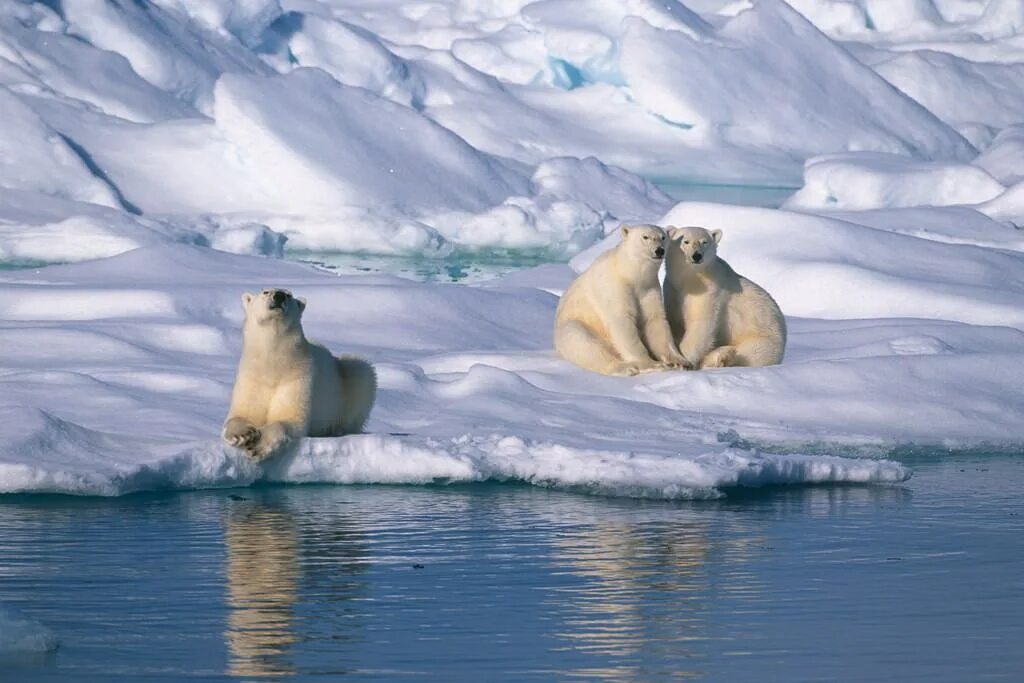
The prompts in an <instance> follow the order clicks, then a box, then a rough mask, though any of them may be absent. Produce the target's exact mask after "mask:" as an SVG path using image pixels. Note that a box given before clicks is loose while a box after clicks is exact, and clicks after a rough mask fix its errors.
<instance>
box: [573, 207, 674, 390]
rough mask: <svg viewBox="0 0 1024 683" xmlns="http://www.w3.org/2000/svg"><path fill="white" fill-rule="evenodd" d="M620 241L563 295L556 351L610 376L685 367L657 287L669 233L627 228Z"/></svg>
mask: <svg viewBox="0 0 1024 683" xmlns="http://www.w3.org/2000/svg"><path fill="white" fill-rule="evenodd" d="M621 236H622V241H621V242H619V244H618V245H617V246H616V247H615V248H614V249H612V250H611V251H608V252H605V253H604V254H602V255H601V256H599V257H598V258H597V260H596V261H594V263H593V264H592V265H591V266H590V267H589V268H587V269H586V270H585V271H584V272H583V273H582V274H581V275H580V276H579V277H577V278H576V280H574V281H573V283H572V284H571V285H570V286H569V288H568V289H567V290H566V291H565V294H563V295H562V299H561V301H559V303H558V310H557V311H556V312H555V350H556V351H557V352H558V354H559V355H560V356H561V357H562V358H564V359H566V360H568V361H570V362H572V363H575V364H576V365H578V366H580V367H581V368H584V369H586V370H591V371H593V372H600V373H602V374H605V375H623V376H627V375H636V374H637V373H640V372H647V371H650V370H665V369H668V368H680V367H684V366H685V359H684V358H683V357H682V356H681V355H680V354H679V352H678V351H677V350H676V348H675V345H674V344H673V343H672V335H671V332H670V331H669V326H668V320H667V319H666V318H665V306H664V304H663V303H662V300H661V288H660V286H659V285H658V269H659V268H660V267H661V263H662V260H663V259H664V256H665V232H664V231H663V230H662V229H661V228H659V227H657V226H655V225H637V226H633V227H630V226H623V227H622V228H621Z"/></svg>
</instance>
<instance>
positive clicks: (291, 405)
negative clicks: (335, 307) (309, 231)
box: [223, 289, 377, 460]
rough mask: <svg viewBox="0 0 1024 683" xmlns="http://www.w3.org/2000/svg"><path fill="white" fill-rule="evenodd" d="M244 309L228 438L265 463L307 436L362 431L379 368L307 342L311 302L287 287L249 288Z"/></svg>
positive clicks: (225, 434) (375, 386) (224, 435)
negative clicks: (304, 328) (253, 291)
mask: <svg viewBox="0 0 1024 683" xmlns="http://www.w3.org/2000/svg"><path fill="white" fill-rule="evenodd" d="M242 307H243V309H244V310H245V323H244V325H243V327H242V358H241V360H240V361H239V363H238V373H237V375H236V377H235V388H234V390H233V391H232V393H231V408H230V409H229V410H228V418H227V420H226V421H225V422H224V430H223V437H224V440H225V441H227V442H228V443H229V444H230V445H232V446H235V447H236V448H243V449H245V450H246V451H247V452H248V453H249V455H251V456H252V457H253V458H255V459H256V460H263V459H265V458H267V457H269V456H270V455H273V454H274V453H275V452H277V451H278V450H280V449H281V448H282V447H284V446H286V445H287V444H288V443H289V442H290V441H292V440H294V439H297V438H300V437H303V436H341V435H343V434H355V433H358V432H360V431H362V429H363V425H364V424H365V423H366V419H367V418H368V417H369V416H370V409H371V408H372V407H373V401H374V398H375V397H376V394H377V375H376V373H375V372H374V370H373V366H372V365H370V364H369V363H367V362H366V361H364V360H362V359H359V358H355V357H353V356H342V357H340V358H336V357H335V356H333V355H331V352H330V351H328V350H327V349H326V348H324V347H323V346H321V345H319V344H315V343H313V342H310V341H308V340H307V339H306V337H305V335H304V334H303V332H302V312H303V311H304V310H305V309H306V302H305V301H304V300H303V299H296V298H295V297H293V296H292V294H291V292H289V291H287V290H284V289H265V290H263V291H262V292H261V293H259V294H249V293H245V294H243V295H242Z"/></svg>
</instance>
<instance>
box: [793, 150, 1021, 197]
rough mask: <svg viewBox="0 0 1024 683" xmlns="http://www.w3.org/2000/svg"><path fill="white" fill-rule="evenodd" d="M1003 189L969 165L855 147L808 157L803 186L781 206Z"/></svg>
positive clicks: (994, 194)
mask: <svg viewBox="0 0 1024 683" xmlns="http://www.w3.org/2000/svg"><path fill="white" fill-rule="evenodd" d="M1005 191H1006V188H1005V187H1004V186H1003V185H1002V184H1001V183H1000V182H999V181H998V180H996V179H995V178H993V177H992V176H991V175H989V174H988V173H987V172H986V171H985V170H984V169H983V168H979V167H978V166H973V165H971V164H958V163H953V162H942V161H917V160H914V159H908V158H907V157H904V156H898V155H895V154H878V153H866V152H859V153H855V154H832V155H827V156H821V157H813V158H811V159H808V160H807V162H806V163H805V165H804V186H803V187H802V188H801V189H800V191H799V192H797V193H796V194H794V195H793V196H792V197H790V198H789V199H788V200H787V201H786V203H785V206H786V207H788V208H798V209H857V210H860V209H882V208H903V207H912V206H949V205H956V204H981V203H983V202H987V201H989V200H990V199H995V198H996V197H998V196H999V195H1001V194H1002V193H1003V192H1005Z"/></svg>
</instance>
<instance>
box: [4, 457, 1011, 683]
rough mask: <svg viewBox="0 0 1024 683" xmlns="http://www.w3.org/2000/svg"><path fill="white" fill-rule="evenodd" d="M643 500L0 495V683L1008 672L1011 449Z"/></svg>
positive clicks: (905, 677) (1002, 676)
mask: <svg viewBox="0 0 1024 683" xmlns="http://www.w3.org/2000/svg"><path fill="white" fill-rule="evenodd" d="M909 463H910V464H911V465H912V466H913V467H915V468H916V475H915V477H914V478H913V479H912V480H911V481H910V482H908V483H907V484H906V485H902V486H876V487H852V486H844V487H813V488H812V487H807V488H777V489H772V490H763V491H759V492H755V493H748V494H744V495H736V496H731V497H730V498H728V499H726V500H723V501H713V502H699V503H664V502H652V501H633V500H628V499H609V498H598V497H588V496H583V495H576V494H570V493H562V492H557V491H549V490H544V489H538V488H530V487H526V486H513V485H507V486H506V485H480V486H468V487H326V486H310V487H273V488H254V489H238V490H233V491H204V492H190V493H178V494H162V495H155V494H150V495H140V496H131V497H126V498H121V499H106V500H104V499H76V498H65V497H0V604H4V605H7V606H8V607H9V608H14V609H16V610H17V611H19V612H21V613H22V614H23V615H25V616H28V617H31V618H32V619H35V620H38V621H39V622H42V623H43V624H44V625H46V626H47V627H49V628H50V629H51V630H52V631H54V633H55V634H56V635H57V636H58V637H59V638H60V640H61V646H60V648H59V649H58V650H57V652H55V653H53V654H51V655H47V656H45V657H41V658H36V659H30V660H15V661H10V662H2V663H0V680H3V681H18V682H19V683H20V682H24V683H30V682H33V681H65V680H75V681H140V680H145V681H186V680H187V681H191V680H196V681H198V680H204V681H205V680H255V679H269V680H287V681H293V680H294V681H300V680H301V681H305V680H314V679H316V680H338V679H340V678H342V676H344V677H345V678H346V679H366V678H378V679H424V680H466V681H476V680H523V679H535V680H571V679H579V680H609V681H641V680H666V679H686V678H692V679H697V680H709V681H710V680H722V681H746V680H765V681H831V680H850V681H853V680H856V681H918V680H920V681H989V680H993V681H997V680H1000V681H1020V680H1022V675H1024V647H1022V646H1021V643H1022V640H1024V572H1022V569H1024V564H1022V562H1024V545H1022V542H1024V506H1022V505H1021V498H1020V488H1021V483H1022V482H1024V457H1021V456H1017V457H1011V456H988V457H981V456H978V457H970V456H943V457H939V456H936V457H916V458H913V459H910V460H909Z"/></svg>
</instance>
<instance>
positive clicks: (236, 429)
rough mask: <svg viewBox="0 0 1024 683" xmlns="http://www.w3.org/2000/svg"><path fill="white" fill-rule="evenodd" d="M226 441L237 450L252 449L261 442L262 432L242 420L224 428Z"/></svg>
mask: <svg viewBox="0 0 1024 683" xmlns="http://www.w3.org/2000/svg"><path fill="white" fill-rule="evenodd" d="M224 440H225V441H226V442H227V443H228V445H229V446H234V447H235V448H250V447H251V446H253V445H255V444H256V443H257V442H258V441H259V440H260V430H259V429H257V428H256V427H254V426H253V425H251V424H249V423H247V422H242V421H241V420H239V421H238V422H233V423H228V425H227V426H225V427H224Z"/></svg>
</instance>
